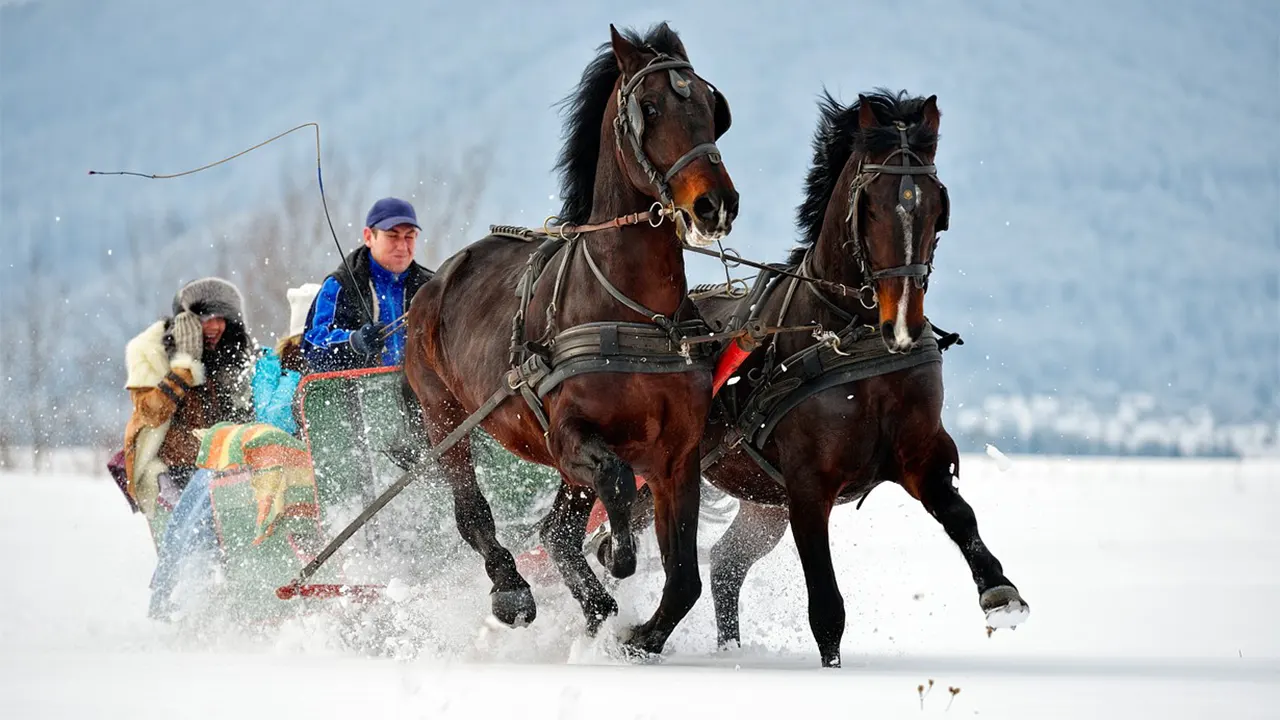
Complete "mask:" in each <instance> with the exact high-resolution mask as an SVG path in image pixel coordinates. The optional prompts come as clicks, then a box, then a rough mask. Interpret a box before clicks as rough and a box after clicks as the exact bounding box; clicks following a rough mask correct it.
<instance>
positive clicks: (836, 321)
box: [699, 91, 1028, 666]
mask: <svg viewBox="0 0 1280 720" xmlns="http://www.w3.org/2000/svg"><path fill="white" fill-rule="evenodd" d="M820 115H821V119H820V122H819V126H818V130H817V132H816V134H815V137H814V141H813V152H814V154H813V165H812V167H811V168H810V170H809V173H808V178H807V188H806V190H807V196H806V198H805V200H804V202H803V204H802V205H801V206H800V208H799V209H798V213H797V215H798V221H799V226H800V228H801V230H802V232H803V240H802V242H801V244H800V245H799V247H797V248H795V249H794V250H793V251H792V253H791V256H790V258H789V259H788V263H787V266H788V267H790V268H793V269H796V268H798V269H799V274H801V275H804V276H806V277H814V278H820V279H823V280H827V281H830V282H833V283H840V284H842V285H845V286H847V287H850V288H858V289H859V290H858V291H857V292H856V293H855V294H854V295H853V296H848V297H841V296H836V295H831V294H829V293H826V292H823V291H822V290H820V289H818V288H817V287H816V286H815V285H813V284H811V283H806V282H803V281H797V280H795V279H793V278H792V279H785V278H777V279H774V278H770V277H767V276H768V275H769V273H768V271H765V272H764V273H762V277H760V278H758V280H757V289H758V290H760V291H761V292H764V293H767V294H766V296H765V297H763V298H756V299H754V300H752V299H751V298H748V300H749V301H751V302H756V303H758V309H757V310H756V312H757V313H758V315H757V317H760V318H763V319H765V320H766V321H771V322H776V323H777V325H778V326H784V325H798V324H804V323H817V324H820V325H821V326H822V327H823V328H824V329H826V330H828V331H833V330H836V329H839V330H838V331H837V332H835V333H832V332H825V333H819V334H818V335H819V336H820V337H819V338H815V337H814V336H812V335H810V336H802V335H796V334H781V335H775V336H773V337H772V338H771V339H770V340H769V341H767V345H764V346H763V347H761V348H760V349H759V350H758V351H756V352H753V353H752V354H751V355H750V357H749V358H748V359H746V361H745V362H744V363H743V364H742V365H741V366H740V367H739V368H738V370H737V373H738V377H739V378H741V379H742V380H745V381H739V382H737V383H735V384H734V385H732V386H727V387H725V388H724V390H723V391H722V392H720V393H718V395H717V406H718V410H719V411H720V412H718V413H717V414H716V415H715V417H713V418H712V420H711V423H710V425H709V426H708V432H707V434H706V436H705V437H704V439H703V451H704V453H705V454H706V456H707V457H706V458H705V459H704V467H705V474H706V476H707V478H708V480H710V481H711V482H712V483H713V484H714V485H716V486H717V487H719V488H721V489H723V490H725V491H727V492H729V493H730V494H732V495H734V496H735V497H737V498H739V499H740V500H741V504H740V509H739V511H738V515H737V517H736V518H735V519H734V521H733V523H732V524H731V525H730V526H729V528H728V529H727V530H726V531H725V534H724V536H723V537H722V538H721V539H720V540H719V541H718V542H717V543H716V545H715V546H714V548H713V549H712V558H711V586H712V594H713V598H714V600H715V610H716V625H717V630H718V636H719V641H720V643H721V645H722V646H723V645H725V644H731V643H732V644H736V643H737V642H739V639H740V638H739V627H738V598H739V594H740V591H741V589H742V583H743V580H744V578H745V577H746V574H747V571H748V570H749V569H750V567H751V566H752V564H754V563H755V562H756V561H757V560H759V559H760V558H762V557H764V556H765V555H766V554H767V553H768V552H769V551H770V550H772V549H773V548H774V547H775V546H776V545H777V543H778V541H779V539H781V537H782V535H783V532H784V531H785V530H786V528H787V526H788V523H789V524H790V527H791V532H792V536H793V538H794V540H795V543H796V548H797V550H798V551H799V555H800V562H801V565H802V566H803V568H804V575H805V582H806V585H807V589H808V595H809V625H810V628H811V630H812V631H813V635H814V638H815V640H817V644H818V650H819V652H820V654H821V658H822V664H823V665H824V666H838V665H839V664H840V639H841V637H842V636H843V634H844V625H845V611H844V600H843V598H842V597H841V595H840V590H839V588H838V587H837V584H836V577H835V571H834V569H833V567H832V562H831V544H830V542H831V541H830V537H829V535H828V518H829V516H830V514H831V510H832V508H833V507H834V506H835V505H837V504H842V503H847V502H851V501H855V500H860V499H862V498H865V497H866V495H867V493H869V492H870V491H871V489H872V488H874V487H875V486H876V485H878V484H880V483H882V482H886V481H888V482H895V483H898V484H899V485H900V486H902V488H903V489H905V490H906V491H907V492H908V493H909V494H910V495H911V496H912V497H914V498H915V499H916V500H918V501H920V503H921V504H923V505H924V508H925V510H927V511H928V512H929V514H930V515H932V516H933V517H934V518H935V519H936V520H937V521H938V522H939V523H940V524H941V525H942V527H943V529H944V530H945V531H946V533H947V535H948V536H949V537H950V538H951V539H952V541H954V542H955V543H956V545H957V546H958V547H959V549H960V552H961V553H962V554H963V556H964V559H965V560H966V562H968V564H969V567H970V569H971V570H972V572H973V579H974V581H975V583H976V585H977V590H978V593H979V601H980V606H981V608H982V610H983V611H985V612H986V613H987V622H988V626H991V625H1008V624H1016V622H1018V621H1020V620H1021V619H1023V618H1025V616H1026V613H1027V611H1028V607H1027V604H1026V603H1025V602H1024V601H1023V600H1022V598H1021V596H1020V595H1019V594H1018V591H1017V589H1016V587H1015V586H1014V584H1013V583H1012V582H1011V581H1010V580H1009V578H1007V577H1005V575H1004V572H1003V570H1002V568H1001V565H1000V561H999V560H997V559H996V557H995V555H993V554H992V553H991V551H990V550H988V549H987V546H986V545H985V544H984V543H983V541H982V538H981V537H980V536H979V534H978V526H977V520H976V519H975V516H974V513H973V510H972V508H971V507H970V506H969V504H968V503H967V502H965V500H964V498H962V497H961V496H960V493H959V492H958V491H957V490H956V488H955V486H954V484H953V478H955V477H958V476H959V473H960V457H959V454H958V453H957V450H956V444H955V442H954V441H953V440H952V438H951V436H950V435H949V434H948V433H947V431H946V429H944V428H943V425H942V401H943V387H942V356H941V350H942V349H945V346H946V345H948V344H950V342H952V341H954V340H955V339H957V338H956V337H955V336H943V338H942V343H943V348H940V347H939V341H938V338H935V336H934V332H935V328H933V327H932V326H931V325H930V323H929V321H928V320H927V319H926V317H925V313H924V299H925V293H926V291H927V290H928V280H929V275H930V273H931V272H932V270H933V259H934V250H935V247H936V243H937V233H938V232H940V231H943V230H946V229H947V228H948V226H949V222H948V221H949V216H950V200H949V198H948V196H947V192H946V188H945V186H943V184H942V183H941V182H940V181H939V180H938V178H937V172H936V169H935V167H934V164H933V163H934V155H935V152H936V150H937V143H938V127H939V122H940V119H941V113H940V112H939V110H938V106H937V97H936V96H929V97H928V98H916V97H908V96H907V95H906V94H905V93H898V94H896V95H895V94H891V93H888V92H882V91H878V92H876V93H874V94H868V95H859V97H858V101H857V102H856V103H855V104H853V105H852V106H849V107H844V106H842V105H841V104H839V103H838V102H836V101H835V100H834V99H832V98H831V96H830V95H824V99H823V102H822V103H821V105H820ZM761 286H763V287H761ZM740 308H743V305H742V304H741V303H740V302H738V301H734V300H732V299H727V298H714V297H713V298H709V299H706V300H704V301H703V302H701V303H699V309H700V311H701V312H702V313H703V315H704V316H705V317H706V318H707V319H708V321H710V322H712V324H713V325H714V324H716V322H717V321H719V322H721V323H726V322H729V321H730V319H731V318H734V317H737V318H741V317H743V316H742V315H741V314H739V312H740ZM748 310H749V308H748Z"/></svg>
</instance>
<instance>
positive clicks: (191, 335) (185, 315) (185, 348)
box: [173, 310, 204, 360]
mask: <svg viewBox="0 0 1280 720" xmlns="http://www.w3.org/2000/svg"><path fill="white" fill-rule="evenodd" d="M173 349H174V351H175V352H180V353H187V354H188V355H190V356H191V359H192V360H200V359H201V356H202V355H203V354H204V331H203V327H202V326H201V324H200V318H199V317H197V316H196V314H195V313H193V312H191V311H190V310H183V311H182V312H180V313H178V314H177V315H175V316H174V318H173Z"/></svg>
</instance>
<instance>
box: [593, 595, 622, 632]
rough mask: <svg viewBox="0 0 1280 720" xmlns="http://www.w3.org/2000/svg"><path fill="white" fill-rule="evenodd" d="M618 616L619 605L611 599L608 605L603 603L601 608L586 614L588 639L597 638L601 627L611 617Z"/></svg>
mask: <svg viewBox="0 0 1280 720" xmlns="http://www.w3.org/2000/svg"><path fill="white" fill-rule="evenodd" d="M617 614H618V603H616V602H614V601H613V598H609V602H608V603H602V604H601V606H600V607H595V608H592V609H591V610H588V611H587V613H586V616H587V637H592V638H593V637H595V636H596V633H598V632H599V631H600V626H601V625H603V624H604V621H605V620H607V619H609V617H610V616H613V615H617Z"/></svg>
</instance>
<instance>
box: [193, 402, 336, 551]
mask: <svg viewBox="0 0 1280 720" xmlns="http://www.w3.org/2000/svg"><path fill="white" fill-rule="evenodd" d="M196 465H197V466H198V467H201V468H205V469H207V470H211V471H213V472H214V473H216V474H218V475H220V476H224V477H225V476H239V477H243V476H244V474H245V473H246V472H247V473H248V475H249V478H250V479H249V483H250V486H251V487H252V490H253V499H254V502H255V504H256V507H257V517H256V521H255V527H254V529H253V532H254V536H253V544H254V545H258V544H261V543H262V542H263V541H264V540H266V539H267V538H268V537H270V535H271V533H272V532H273V531H274V530H275V528H276V524H277V523H278V522H279V520H280V519H281V518H284V517H307V518H318V517H319V514H320V513H319V506H318V504H317V499H316V481H315V475H314V473H313V472H312V467H311V455H310V454H309V453H308V452H307V447H306V445H305V444H303V442H302V441H301V440H298V439H297V438H295V437H293V436H292V435H290V434H289V433H287V432H285V431H283V430H281V429H280V428H278V427H276V426H275V425H271V424H269V423H247V424H236V423H219V424H217V425H214V426H213V427H211V428H209V430H208V431H207V432H205V433H203V437H202V438H201V442H200V453H199V455H198V457H197V458H196ZM219 484H220V483H218V482H217V481H215V482H214V485H215V486H217V485H219Z"/></svg>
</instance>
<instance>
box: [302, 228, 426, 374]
mask: <svg viewBox="0 0 1280 720" xmlns="http://www.w3.org/2000/svg"><path fill="white" fill-rule="evenodd" d="M347 263H349V264H350V265H351V271H352V273H354V276H355V277H354V280H353V279H352V275H351V274H348V273H347V270H346V265H345V264H344V265H340V266H339V267H338V269H337V270H335V271H334V272H332V273H330V274H329V276H328V277H326V278H325V280H324V282H323V283H322V284H321V285H320V292H319V293H318V294H317V295H316V299H315V301H314V302H313V303H312V304H311V311H310V313H309V314H308V316H307V328H306V331H305V332H304V333H303V335H302V353H303V356H304V357H306V359H307V362H308V363H309V364H310V365H311V367H312V368H313V369H314V370H315V371H316V372H330V371H335V370H353V369H357V368H365V367H378V366H391V365H400V364H401V363H402V362H403V361H404V345H405V337H406V335H407V333H406V331H405V326H404V324H403V323H401V324H400V325H399V327H398V328H397V330H396V331H395V332H394V333H392V334H391V336H390V337H388V338H387V339H386V342H385V343H384V344H383V347H382V353H381V354H380V355H379V356H378V357H375V358H367V357H365V356H363V355H361V354H359V353H357V352H356V351H355V350H354V349H353V348H352V347H351V333H352V331H354V330H359V329H360V327H361V326H362V325H364V324H365V323H367V322H369V318H368V316H367V314H366V311H365V309H364V307H365V306H366V305H368V306H369V309H370V310H371V311H372V312H373V313H374V316H375V319H376V320H377V321H379V322H382V323H385V324H390V323H392V322H394V321H395V320H396V319H397V318H399V317H400V316H401V315H403V314H404V313H405V311H406V310H408V307H409V303H410V302H411V301H412V300H413V295H414V293H416V292H417V291H418V288H420V287H422V284H423V283H425V282H426V281H427V280H430V279H431V276H432V275H433V273H432V272H431V271H430V270H427V269H426V268H424V267H422V266H421V265H419V264H418V263H416V262H415V263H412V264H411V265H410V266H409V268H408V269H407V270H405V271H404V272H402V273H393V272H391V271H390V270H387V269H386V268H384V267H382V266H381V265H379V264H378V263H377V261H375V260H374V259H373V257H372V256H371V255H370V253H369V249H368V248H365V247H362V248H359V249H357V250H356V251H355V252H353V253H351V254H350V255H349V256H347ZM370 291H372V295H374V296H376V298H377V302H376V304H370V294H371V292H370ZM357 293H359V295H357ZM362 300H363V302H362Z"/></svg>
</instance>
